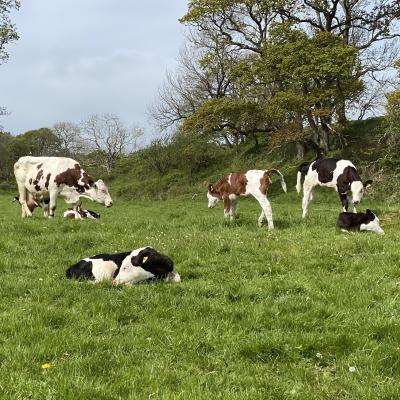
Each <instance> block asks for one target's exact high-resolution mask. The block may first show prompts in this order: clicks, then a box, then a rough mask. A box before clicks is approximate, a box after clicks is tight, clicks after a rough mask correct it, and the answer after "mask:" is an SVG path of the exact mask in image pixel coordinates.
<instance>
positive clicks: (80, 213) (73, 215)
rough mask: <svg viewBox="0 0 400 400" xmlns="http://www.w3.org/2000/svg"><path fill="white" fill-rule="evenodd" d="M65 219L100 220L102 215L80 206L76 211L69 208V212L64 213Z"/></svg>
mask: <svg viewBox="0 0 400 400" xmlns="http://www.w3.org/2000/svg"><path fill="white" fill-rule="evenodd" d="M64 218H68V219H99V218H100V214H99V213H97V212H95V211H91V210H85V209H83V208H82V207H81V205H80V204H79V205H78V207H77V208H76V210H74V209H73V208H68V210H66V211H65V212H64Z"/></svg>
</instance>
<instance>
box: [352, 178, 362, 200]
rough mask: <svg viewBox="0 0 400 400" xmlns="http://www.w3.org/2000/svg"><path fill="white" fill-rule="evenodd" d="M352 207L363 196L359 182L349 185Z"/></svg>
mask: <svg viewBox="0 0 400 400" xmlns="http://www.w3.org/2000/svg"><path fill="white" fill-rule="evenodd" d="M350 190H351V193H352V201H353V205H355V204H358V203H359V202H360V201H361V199H362V197H363V195H364V185H363V183H362V182H361V181H354V182H352V183H351V185H350Z"/></svg>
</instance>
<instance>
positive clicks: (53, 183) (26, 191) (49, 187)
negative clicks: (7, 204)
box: [14, 156, 113, 217]
mask: <svg viewBox="0 0 400 400" xmlns="http://www.w3.org/2000/svg"><path fill="white" fill-rule="evenodd" d="M14 175H15V178H16V180H17V185H18V190H19V202H20V203H21V207H22V217H26V216H28V217H30V216H32V211H31V210H30V209H29V206H28V205H27V202H28V201H29V198H30V197H31V196H32V197H33V198H34V199H35V200H36V201H37V199H41V200H42V199H43V200H44V201H45V203H46V200H48V201H49V205H46V204H45V206H44V207H43V209H44V215H45V216H46V217H47V216H49V217H54V211H55V209H56V203H57V197H58V196H60V197H62V198H63V199H64V200H65V201H66V202H67V203H69V204H73V205H74V206H75V207H76V205H77V204H78V202H79V198H80V197H86V198H89V199H91V200H94V201H97V202H99V203H102V204H104V205H105V206H106V207H111V206H112V204H113V203H112V199H111V196H110V194H109V193H108V189H107V186H106V185H105V184H104V182H103V181H102V180H101V179H100V180H98V181H97V182H95V181H94V179H93V178H92V177H91V176H90V175H88V174H87V173H86V172H85V171H84V170H83V169H82V168H81V166H80V165H79V163H78V162H77V161H75V160H73V159H72V158H65V157H30V156H27V157H21V158H20V159H19V160H18V161H17V162H16V163H15V164H14ZM49 209H50V210H49Z"/></svg>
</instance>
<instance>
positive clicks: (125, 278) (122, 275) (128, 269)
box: [114, 263, 154, 285]
mask: <svg viewBox="0 0 400 400" xmlns="http://www.w3.org/2000/svg"><path fill="white" fill-rule="evenodd" d="M153 277H154V275H153V274H152V273H151V272H149V271H146V270H145V269H143V268H142V267H138V266H134V265H132V264H131V263H129V264H128V263H125V264H124V263H122V265H121V268H120V270H119V272H118V275H117V276H116V277H115V279H114V283H115V284H117V285H120V284H124V285H131V284H134V283H137V282H141V281H145V280H146V279H149V278H153Z"/></svg>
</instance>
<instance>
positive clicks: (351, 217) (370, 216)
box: [336, 210, 385, 235]
mask: <svg viewBox="0 0 400 400" xmlns="http://www.w3.org/2000/svg"><path fill="white" fill-rule="evenodd" d="M336 226H337V227H338V228H340V229H342V230H346V231H371V232H375V233H377V234H379V235H382V234H384V233H385V232H384V231H383V229H382V228H381V227H380V225H379V218H378V217H377V216H376V215H375V214H374V213H373V212H372V211H371V210H367V212H365V213H349V212H342V213H340V214H339V217H338V220H337V223H336Z"/></svg>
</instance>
